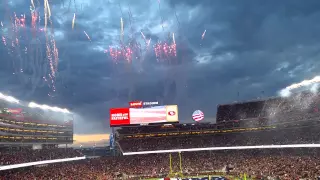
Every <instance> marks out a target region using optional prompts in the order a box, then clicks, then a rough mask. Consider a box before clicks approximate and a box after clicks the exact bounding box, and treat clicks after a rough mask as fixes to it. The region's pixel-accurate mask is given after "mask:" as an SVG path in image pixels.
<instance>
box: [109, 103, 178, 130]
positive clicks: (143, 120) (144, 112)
mask: <svg viewBox="0 0 320 180" xmlns="http://www.w3.org/2000/svg"><path fill="white" fill-rule="evenodd" d="M175 122H179V118H178V106H177V105H167V106H154V107H149V108H112V109H110V126H121V125H134V124H154V123H175Z"/></svg>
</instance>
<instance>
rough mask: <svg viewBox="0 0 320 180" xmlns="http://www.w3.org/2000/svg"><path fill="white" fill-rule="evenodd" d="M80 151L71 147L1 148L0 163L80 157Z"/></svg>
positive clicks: (8, 163) (10, 163) (9, 163)
mask: <svg viewBox="0 0 320 180" xmlns="http://www.w3.org/2000/svg"><path fill="white" fill-rule="evenodd" d="M81 156H83V155H81V153H80V152H78V151H77V150H74V149H71V148H55V149H35V150H33V149H31V148H21V149H2V150H0V165H12V164H21V163H28V162H34V161H44V160H51V159H62V158H72V157H81Z"/></svg>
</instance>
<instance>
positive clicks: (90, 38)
mask: <svg viewBox="0 0 320 180" xmlns="http://www.w3.org/2000/svg"><path fill="white" fill-rule="evenodd" d="M83 32H84V34H85V35H86V36H87V38H88V40H89V41H91V38H90V36H89V35H88V34H87V32H86V31H83Z"/></svg>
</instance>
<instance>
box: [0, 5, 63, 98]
mask: <svg viewBox="0 0 320 180" xmlns="http://www.w3.org/2000/svg"><path fill="white" fill-rule="evenodd" d="M37 9H39V8H37V7H36V6H35V4H34V2H33V0H31V6H30V13H31V20H30V21H27V20H26V15H25V14H21V15H17V14H16V13H14V12H13V13H12V14H13V16H12V17H10V18H8V19H9V20H10V23H8V24H4V23H2V22H1V31H2V37H1V40H2V43H3V45H4V46H5V47H6V48H7V52H8V54H9V55H10V56H11V57H12V64H13V68H14V72H13V74H15V75H17V77H18V78H19V79H20V81H21V82H22V83H26V84H27V83H31V85H32V92H31V93H33V91H34V90H35V89H36V88H37V87H40V86H43V85H45V84H47V85H48V86H49V87H50V88H51V90H52V91H53V92H54V91H55V90H56V89H55V77H56V72H57V69H58V63H59V51H58V48H57V46H56V42H55V39H54V36H53V34H54V30H53V26H52V21H51V10H50V5H49V1H48V0H44V28H43V29H42V28H39V26H40V23H41V22H40V20H41V19H40V13H39V12H38V11H37ZM8 14H11V13H8ZM26 22H31V24H30V29H31V30H28V25H27V24H26ZM48 27H50V30H51V31H50V32H49V31H47V28H48ZM8 31H9V32H8ZM30 32H31V35H32V36H31V37H32V38H30ZM43 33H44V35H45V46H44V47H43V46H42V44H43V41H44V40H43V38H42V37H43ZM44 48H45V53H43V50H44ZM43 55H46V56H45V57H44V56H43Z"/></svg>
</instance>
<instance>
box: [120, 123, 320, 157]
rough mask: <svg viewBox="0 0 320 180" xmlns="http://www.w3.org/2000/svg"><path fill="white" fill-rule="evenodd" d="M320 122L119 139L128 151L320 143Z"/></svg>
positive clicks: (122, 146)
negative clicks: (212, 132)
mask: <svg viewBox="0 0 320 180" xmlns="http://www.w3.org/2000/svg"><path fill="white" fill-rule="evenodd" d="M319 125H320V124H318V126H315V125H313V126H311V127H310V126H307V127H299V128H294V127H292V128H283V129H270V130H266V131H252V132H241V133H223V134H221V133H220V134H212V135H203V134H202V135H190V136H177V137H151V138H124V139H121V140H120V141H119V144H120V147H121V149H122V151H124V152H136V151H151V150H167V149H183V148H205V147H226V146H253V145H272V144H273V145H284V144H319V143H320V139H319V137H320V131H319Z"/></svg>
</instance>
